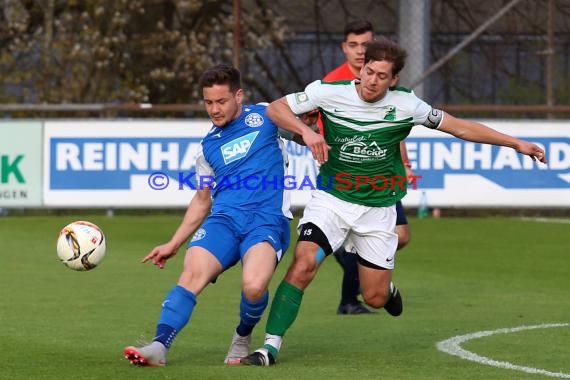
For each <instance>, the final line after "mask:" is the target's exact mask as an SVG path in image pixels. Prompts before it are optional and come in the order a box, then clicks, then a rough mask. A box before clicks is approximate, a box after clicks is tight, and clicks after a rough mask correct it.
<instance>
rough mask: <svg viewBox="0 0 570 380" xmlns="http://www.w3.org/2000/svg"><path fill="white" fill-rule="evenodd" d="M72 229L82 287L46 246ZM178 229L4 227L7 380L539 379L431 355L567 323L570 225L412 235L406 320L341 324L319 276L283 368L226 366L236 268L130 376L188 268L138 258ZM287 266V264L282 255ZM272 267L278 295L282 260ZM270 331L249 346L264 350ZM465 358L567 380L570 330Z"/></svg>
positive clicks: (1, 371)
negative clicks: (83, 251) (158, 361)
mask: <svg viewBox="0 0 570 380" xmlns="http://www.w3.org/2000/svg"><path fill="white" fill-rule="evenodd" d="M74 219H84V220H90V221H92V222H94V223H97V224H99V225H100V226H101V227H102V228H103V230H104V231H105V233H106V236H107V241H108V248H107V256H106V258H105V259H104V261H103V263H102V264H101V266H100V267H98V268H96V269H94V270H93V271H91V272H74V271H72V270H70V269H67V268H66V267H64V266H63V265H62V264H61V263H59V261H58V259H57V257H56V254H55V240H56V237H57V233H58V232H59V229H60V228H61V227H62V226H64V225H65V224H67V223H68V222H70V221H72V220H74ZM179 220H180V217H178V216H165V215H161V216H116V217H114V218H106V217H104V216H97V215H89V216H85V215H83V216H81V217H78V216H65V217H61V216H46V217H42V216H34V217H31V216H28V217H5V218H0V242H1V243H2V245H1V246H2V248H1V256H2V264H1V265H0V285H1V286H0V321H1V328H0V378H1V379H34V380H36V379H59V380H61V379H235V378H243V379H248V380H250V379H265V378H268V379H272V380H273V379H296V380H301V379H541V378H548V377H547V376H545V375H541V374H528V373H524V372H520V371H516V370H513V369H503V368H497V367H493V366H489V365H483V364H479V363H475V362H471V361H467V360H464V359H461V358H459V357H456V356H451V355H448V354H446V353H442V352H440V351H438V350H437V348H436V344H437V342H439V341H442V340H445V339H448V338H451V337H453V336H457V335H464V334H469V333H474V332H477V331H482V330H496V329H501V328H514V327H518V326H522V325H540V324H547V323H569V322H570V224H564V223H555V222H534V221H526V220H525V221H523V220H518V219H511V218H499V217H497V218H475V219H463V218H449V219H445V218H444V219H439V220H434V219H427V220H417V219H414V218H412V219H411V220H410V224H411V227H412V232H413V241H412V243H411V244H410V246H409V247H408V248H406V249H405V250H403V251H402V252H400V253H399V254H398V257H397V263H396V268H397V269H396V272H395V282H396V284H397V285H398V286H399V287H400V289H401V291H402V294H403V297H404V314H403V315H402V316H401V317H399V318H393V317H390V316H389V315H388V314H387V313H386V312H385V311H383V310H380V311H379V312H378V313H377V314H374V315H360V316H337V315H336V314H335V311H336V307H337V304H338V300H339V290H340V279H341V272H340V268H339V266H338V265H337V264H336V262H334V260H333V259H329V260H327V261H326V262H325V263H324V266H323V268H321V271H320V272H319V274H318V275H317V278H316V279H315V282H313V284H312V285H311V286H310V287H309V289H308V290H307V292H306V293H305V298H304V302H303V306H302V308H301V312H300V316H299V318H298V319H297V322H296V323H295V325H294V326H293V327H292V329H291V330H290V331H289V333H288V335H287V337H286V339H285V342H284V345H283V351H282V353H281V355H280V358H279V359H280V360H279V363H278V365H276V366H274V367H270V368H257V367H244V366H224V365H223V364H222V362H223V359H224V356H225V354H226V350H227V348H228V345H229V342H230V338H231V335H232V333H233V329H234V328H235V326H236V324H237V321H238V300H239V292H240V290H239V287H240V281H239V274H240V270H238V268H234V269H232V270H230V271H229V272H227V273H226V274H225V275H223V276H222V277H221V278H220V279H219V280H218V282H217V283H216V284H215V285H213V286H210V287H208V288H207V289H206V290H205V292H204V293H202V295H201V296H200V297H199V299H198V306H197V308H196V309H195V313H194V315H193V316H192V320H191V321H190V324H189V325H188V326H187V328H186V329H185V330H184V331H183V332H182V333H180V334H179V336H178V338H177V340H176V342H175V343H174V345H173V347H172V350H171V353H170V355H169V365H168V366H167V367H166V368H161V369H155V368H136V367H133V366H131V365H129V364H128V362H127V361H126V360H124V359H123V358H122V349H123V347H124V346H126V345H130V344H134V343H136V342H137V341H139V340H141V339H145V338H146V339H149V338H152V336H153V334H154V327H155V323H156V320H157V317H158V313H159V310H160V305H161V302H162V299H163V297H164V295H165V294H166V292H167V291H168V290H169V289H170V288H171V287H172V286H173V284H174V283H175V282H176V280H177V278H178V274H179V271H180V268H181V262H182V261H181V259H182V255H179V256H178V257H176V258H174V259H173V260H171V262H170V263H169V265H167V268H166V269H164V270H162V271H160V270H158V269H156V268H155V267H154V266H152V265H149V264H146V265H143V264H140V263H139V261H140V259H141V258H142V257H143V256H144V255H145V254H146V253H147V252H148V251H149V250H150V248H152V247H153V246H154V245H156V244H158V243H162V242H163V241H165V240H166V239H167V238H169V237H170V234H171V233H172V231H173V230H174V228H175V227H176V226H177V225H178V222H179ZM290 253H291V252H290ZM290 253H289V254H288V255H287V257H286V258H285V259H284V262H283V263H282V265H280V266H279V268H278V273H277V274H276V276H275V278H274V281H273V282H272V285H271V290H272V291H274V290H275V288H276V286H277V283H278V282H279V281H280V280H281V278H282V277H283V274H284V270H285V269H286V267H287V265H288V264H289V261H290V259H291V254H290ZM264 326H265V320H264V321H263V322H262V323H261V325H260V326H259V327H258V328H257V329H256V331H255V333H254V343H255V346H256V347H257V346H258V345H259V344H260V343H261V342H262V339H263V328H264ZM462 347H463V348H464V349H466V350H469V351H471V352H475V353H477V354H479V355H482V356H486V357H488V358H491V359H494V360H499V361H506V362H510V363H513V364H516V365H520V366H525V367H531V368H539V369H544V370H547V371H550V372H554V373H559V375H560V376H559V377H561V378H566V377H565V376H568V377H570V327H569V326H563V327H560V328H550V329H536V330H528V331H520V332H514V333H510V334H500V335H492V336H489V337H485V338H480V339H476V340H471V341H469V342H466V343H464V344H463V345H462Z"/></svg>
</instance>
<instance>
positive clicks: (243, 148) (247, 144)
mask: <svg viewBox="0 0 570 380" xmlns="http://www.w3.org/2000/svg"><path fill="white" fill-rule="evenodd" d="M258 134H259V132H252V133H248V134H247V135H245V136H242V137H240V138H238V139H235V140H232V141H230V142H229V143H227V144H224V145H222V148H221V150H222V156H223V157H224V162H225V163H226V165H227V164H229V163H231V162H234V161H236V160H239V159H241V158H244V157H245V156H247V152H249V148H251V146H252V145H253V141H254V140H255V138H256V137H257V135H258Z"/></svg>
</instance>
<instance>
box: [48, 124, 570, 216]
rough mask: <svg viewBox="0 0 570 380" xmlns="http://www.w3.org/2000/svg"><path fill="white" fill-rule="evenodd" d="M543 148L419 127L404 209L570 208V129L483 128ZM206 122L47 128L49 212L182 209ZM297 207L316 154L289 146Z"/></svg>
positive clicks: (412, 139) (313, 177)
mask: <svg viewBox="0 0 570 380" xmlns="http://www.w3.org/2000/svg"><path fill="white" fill-rule="evenodd" d="M484 123H485V124H487V125H489V126H491V127H493V128H494V129H497V130H499V131H501V132H504V133H507V134H510V135H514V136H517V137H520V138H524V139H527V140H530V141H533V142H535V143H537V144H539V145H541V146H543V147H544V149H545V150H546V153H547V158H548V160H549V163H548V164H546V165H543V164H540V163H537V162H533V161H532V160H531V159H529V158H528V157H525V156H523V155H521V154H519V153H517V152H515V151H514V150H513V149H510V148H503V147H497V146H489V145H481V144H477V143H471V142H467V141H463V140H459V139H457V138H455V137H453V136H450V135H448V134H445V133H442V132H439V131H432V130H429V129H427V128H425V127H421V126H418V127H415V128H413V130H412V133H411V134H410V136H409V137H408V138H407V139H406V142H407V147H408V154H409V158H410V162H411V163H412V167H413V170H414V174H415V175H416V176H421V177H418V178H417V180H416V188H415V189H414V188H410V189H409V190H408V195H407V196H406V197H405V198H404V200H403V202H404V205H405V206H417V205H418V204H419V199H420V196H421V194H422V192H423V191H425V192H426V195H427V198H428V202H429V205H430V207H565V208H570V123H568V122H567V121H560V122H557V121H552V122H551V121H532V122H529V121H496V120H493V121H484ZM210 126H211V123H210V122H209V120H189V121H159V120H152V121H65V122H63V121H53V122H46V123H45V133H44V171H43V172H44V204H45V205H46V206H48V207H173V206H182V207H184V206H186V205H187V204H188V202H189V201H190V199H191V197H192V196H193V194H194V191H193V190H192V187H193V184H194V186H195V183H194V182H193V178H192V177H191V173H193V172H195V158H196V152H197V149H198V146H199V142H200V140H201V138H202V137H203V136H204V135H205V133H206V132H207V131H208V130H209V128H210ZM285 146H286V148H287V152H288V153H289V157H290V164H289V175H290V176H291V178H290V179H291V180H292V181H294V182H295V185H293V186H291V187H290V188H294V189H295V190H291V199H292V203H293V205H294V206H296V207H302V206H304V205H305V204H306V203H307V202H308V200H309V198H310V194H311V190H312V189H313V188H314V187H315V186H316V185H317V184H318V183H319V182H318V179H317V174H318V167H317V165H316V163H315V162H314V161H313V159H312V156H311V153H310V151H309V150H308V149H307V148H306V147H303V146H299V145H297V144H295V143H293V142H290V141H288V142H286V144H285Z"/></svg>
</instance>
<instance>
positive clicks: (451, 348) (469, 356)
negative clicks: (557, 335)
mask: <svg viewBox="0 0 570 380" xmlns="http://www.w3.org/2000/svg"><path fill="white" fill-rule="evenodd" d="M567 326H570V323H550V324H542V325H534V326H520V327H513V328H504V329H498V330H492V331H478V332H475V333H471V334H466V335H457V336H454V337H452V338H449V339H446V340H443V341H441V342H438V343H437V344H436V346H437V349H438V350H440V351H442V352H445V353H447V354H450V355H455V356H459V357H460V358H462V359H466V360H471V361H473V362H476V363H481V364H486V365H490V366H493V367H498V368H505V369H512V370H516V371H522V372H526V373H532V374H539V375H545V376H550V377H556V378H559V379H570V374H568V373H561V372H550V371H546V370H544V369H540V368H533V367H524V366H520V365H516V364H512V363H509V362H504V361H498V360H493V359H490V358H487V357H485V356H481V355H477V354H475V353H473V352H471V351H467V350H465V349H463V348H461V346H460V345H461V343H464V342H467V341H469V340H472V339H478V338H484V337H487V336H491V335H496V334H510V333H514V332H519V331H524V330H535V329H549V328H555V327H567Z"/></svg>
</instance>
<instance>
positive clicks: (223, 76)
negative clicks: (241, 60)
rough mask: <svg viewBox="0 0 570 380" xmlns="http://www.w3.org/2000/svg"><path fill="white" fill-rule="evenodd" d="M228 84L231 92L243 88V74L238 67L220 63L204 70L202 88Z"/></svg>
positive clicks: (201, 79)
mask: <svg viewBox="0 0 570 380" xmlns="http://www.w3.org/2000/svg"><path fill="white" fill-rule="evenodd" d="M216 84H218V85H220V84H222V85H223V84H227V85H228V86H229V87H230V91H231V92H236V91H237V90H239V89H240V88H241V74H240V72H239V70H238V69H236V68H235V67H233V66H230V65H226V64H219V65H216V66H213V67H210V68H209V69H208V70H206V71H204V73H203V74H202V76H201V77H200V88H202V89H203V88H204V87H212V86H214V85H216Z"/></svg>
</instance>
